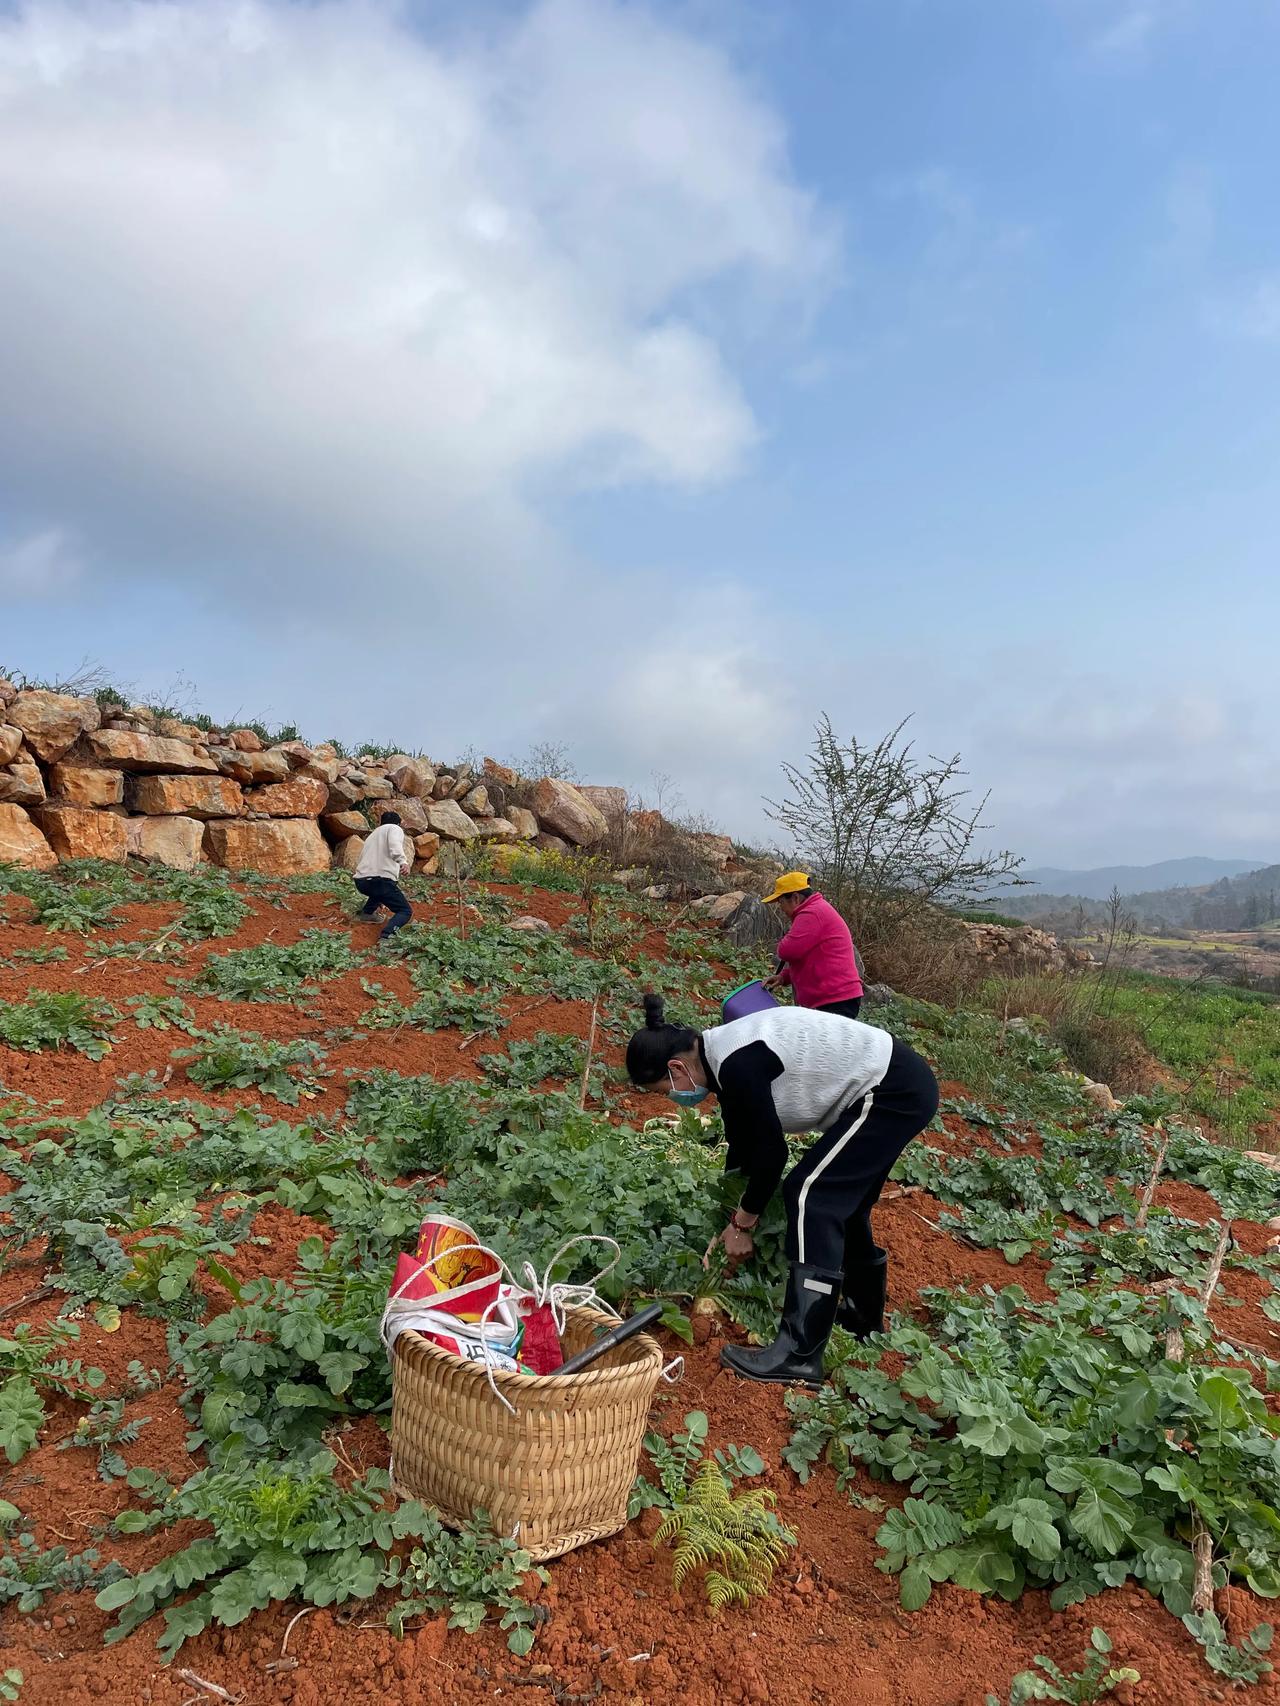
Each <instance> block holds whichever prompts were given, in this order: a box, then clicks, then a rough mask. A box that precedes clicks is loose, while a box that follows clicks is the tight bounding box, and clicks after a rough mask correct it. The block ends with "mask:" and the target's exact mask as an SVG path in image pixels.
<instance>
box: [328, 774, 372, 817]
mask: <svg viewBox="0 0 1280 1706" xmlns="http://www.w3.org/2000/svg"><path fill="white" fill-rule="evenodd" d="M363 798H364V788H363V786H362V785H361V784H360V783H358V782H354V781H353V780H352V779H351V777H350V776H349V775H348V776H338V777H336V778H335V780H334V781H332V782H331V783H330V784H329V796H328V798H327V799H326V800H325V803H324V805H325V810H326V811H329V812H345V811H350V809H351V807H352V806H354V805H355V804H356V803H357V801H359V800H362V799H363Z"/></svg>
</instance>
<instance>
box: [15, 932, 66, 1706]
mask: <svg viewBox="0 0 1280 1706" xmlns="http://www.w3.org/2000/svg"><path fill="white" fill-rule="evenodd" d="M69 957H70V956H69V955H68V953H67V950H66V949H65V948H64V947H62V946H61V945H60V944H59V945H52V944H48V943H42V944H41V945H40V946H38V947H35V948H15V949H14V950H13V952H12V953H11V954H9V955H8V957H7V958H6V959H5V960H4V961H3V962H0V963H3V964H5V965H11V966H48V965H54V964H60V963H61V962H62V961H63V960H66V959H68V958H69ZM0 1698H3V1697H2V1696H0Z"/></svg>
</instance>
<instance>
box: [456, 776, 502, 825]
mask: <svg viewBox="0 0 1280 1706" xmlns="http://www.w3.org/2000/svg"><path fill="white" fill-rule="evenodd" d="M462 809H463V811H464V812H466V814H467V816H468V817H493V816H494V815H495V814H494V810H493V806H492V805H491V804H490V801H489V790H488V789H487V788H486V787H485V785H484V783H483V782H477V783H476V785H475V787H474V788H468V789H467V791H466V793H465V794H464V795H463V796H462Z"/></svg>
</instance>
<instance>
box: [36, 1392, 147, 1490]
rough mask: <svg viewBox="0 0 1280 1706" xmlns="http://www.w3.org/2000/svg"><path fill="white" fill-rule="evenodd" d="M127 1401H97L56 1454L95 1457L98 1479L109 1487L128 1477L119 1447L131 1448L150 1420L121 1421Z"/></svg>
mask: <svg viewBox="0 0 1280 1706" xmlns="http://www.w3.org/2000/svg"><path fill="white" fill-rule="evenodd" d="M126 1403H127V1399H125V1398H124V1397H119V1398H100V1399H99V1400H98V1402H97V1403H96V1404H94V1405H93V1406H92V1408H91V1409H90V1411H89V1414H88V1415H87V1416H81V1418H80V1420H79V1421H78V1422H77V1423H76V1430H75V1432H74V1433H73V1434H68V1436H67V1437H66V1439H60V1440H59V1441H58V1450H59V1451H69V1450H75V1449H84V1450H87V1451H96V1452H97V1454H98V1475H99V1477H100V1478H101V1479H102V1480H103V1481H106V1482H107V1483H108V1484H110V1483H111V1482H112V1481H116V1480H119V1478H120V1477H121V1476H122V1475H126V1474H128V1471H129V1466H128V1464H127V1463H126V1462H125V1460H124V1458H123V1457H122V1456H121V1454H120V1447H121V1446H124V1445H134V1444H136V1443H137V1440H138V1436H139V1435H140V1434H141V1432H142V1430H143V1428H145V1427H146V1425H147V1423H148V1422H149V1421H150V1420H151V1417H150V1416H137V1417H135V1418H134V1419H133V1421H131V1422H126V1421H125V1419H124V1410H125V1404H126Z"/></svg>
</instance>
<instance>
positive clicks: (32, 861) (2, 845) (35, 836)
mask: <svg viewBox="0 0 1280 1706" xmlns="http://www.w3.org/2000/svg"><path fill="white" fill-rule="evenodd" d="M57 863H58V855H57V854H56V853H55V852H54V850H53V848H52V847H50V845H49V843H48V842H47V841H46V840H45V838H44V836H43V835H42V834H41V833H40V831H39V830H38V829H37V828H36V826H35V824H34V823H32V821H31V819H30V818H29V817H28V816H27V814H26V812H24V811H23V809H22V807H21V806H9V805H0V865H21V866H22V868H23V869H24V870H26V871H51V870H52V869H53V867H54V866H55V865H56V864H57Z"/></svg>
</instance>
